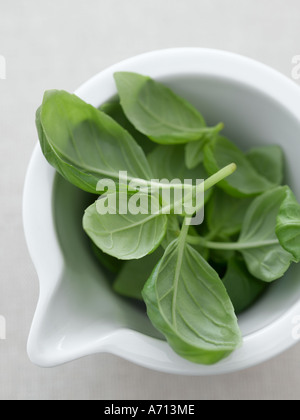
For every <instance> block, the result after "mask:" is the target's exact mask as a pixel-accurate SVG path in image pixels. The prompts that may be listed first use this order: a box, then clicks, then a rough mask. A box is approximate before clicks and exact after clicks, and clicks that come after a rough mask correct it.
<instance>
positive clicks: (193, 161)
mask: <svg viewBox="0 0 300 420" xmlns="http://www.w3.org/2000/svg"><path fill="white" fill-rule="evenodd" d="M223 128H224V124H222V123H221V124H218V125H217V126H216V127H215V129H214V130H212V131H211V133H209V134H204V135H203V136H202V138H201V139H200V141H193V142H190V143H188V144H186V146H185V164H186V167H187V168H188V169H194V168H196V167H197V166H198V165H199V164H200V163H203V161H204V147H205V146H206V145H207V144H208V143H209V142H210V141H211V140H212V139H213V138H214V137H216V136H217V135H218V134H219V132H220V131H221V130H223Z"/></svg>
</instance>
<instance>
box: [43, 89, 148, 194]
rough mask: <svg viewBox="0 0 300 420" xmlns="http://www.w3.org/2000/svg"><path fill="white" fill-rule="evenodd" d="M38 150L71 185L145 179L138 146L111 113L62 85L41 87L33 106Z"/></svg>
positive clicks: (92, 188) (89, 187)
mask: <svg viewBox="0 0 300 420" xmlns="http://www.w3.org/2000/svg"><path fill="white" fill-rule="evenodd" d="M37 128H38V133H39V138H40V142H41V147H42V151H43V153H44V155H45V157H46V159H47V160H48V162H49V163H50V164H51V165H52V166H54V168H55V169H56V170H57V171H58V172H59V173H60V174H61V175H62V176H63V177H65V178H66V179H67V180H68V181H69V182H71V183H72V184H74V185H75V186H77V187H79V188H81V189H83V190H85V191H88V192H91V193H97V184H98V182H99V180H100V179H103V178H109V179H116V180H118V177H119V171H127V173H128V177H129V179H130V178H143V179H151V178H152V173H151V169H150V167H149V164H148V161H147V159H146V157H145V154H144V152H143V151H142V149H141V148H140V147H139V146H138V145H137V144H136V142H135V141H134V139H133V138H132V137H131V135H130V134H129V133H128V132H127V131H126V130H124V129H123V128H122V127H121V126H120V125H118V124H117V123H116V122H115V121H114V120H113V119H112V118H110V117H109V116H107V115H106V114H104V113H102V112H100V111H98V110H97V109H96V108H94V107H93V106H91V105H88V104H87V103H85V102H84V101H82V100H81V99H79V98H78V97H77V96H75V95H71V94H69V93H67V92H64V91H49V92H46V93H45V96H44V101H43V105H42V106H41V108H40V109H39V110H38V112H37Z"/></svg>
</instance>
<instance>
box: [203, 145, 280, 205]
mask: <svg viewBox="0 0 300 420" xmlns="http://www.w3.org/2000/svg"><path fill="white" fill-rule="evenodd" d="M231 162H234V163H235V164H236V165H237V167H238V169H237V171H236V172H235V173H234V174H233V175H231V176H230V177H228V178H226V179H225V180H223V181H221V182H220V183H219V184H218V187H220V188H222V189H223V190H224V191H225V192H227V193H228V194H230V195H232V196H234V197H249V196H255V195H258V194H261V193H263V192H264V191H267V190H269V189H270V188H273V187H274V184H272V183H271V182H269V181H268V180H267V179H266V178H264V177H263V176H261V175H260V174H259V173H258V172H257V171H256V170H255V169H254V167H253V166H252V165H251V164H250V162H249V161H248V159H247V157H246V156H245V155H244V153H242V152H241V151H240V150H239V149H238V148H237V147H236V146H235V145H234V144H233V143H232V142H230V141H229V140H227V139H226V138H225V137H218V138H216V139H214V140H213V141H211V142H210V143H209V144H207V145H206V146H205V148H204V166H205V168H206V170H207V172H208V174H209V175H212V174H214V173H215V172H217V171H218V170H220V169H221V168H223V167H224V166H226V165H228V164H230V163H231Z"/></svg>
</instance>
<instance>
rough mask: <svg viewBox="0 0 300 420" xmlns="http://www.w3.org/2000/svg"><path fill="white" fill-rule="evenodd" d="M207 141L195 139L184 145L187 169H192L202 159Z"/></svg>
mask: <svg viewBox="0 0 300 420" xmlns="http://www.w3.org/2000/svg"><path fill="white" fill-rule="evenodd" d="M208 142H209V141H208V140H206V141H205V140H204V141H195V142H191V143H188V144H187V145H186V146H185V155H184V157H185V164H186V167H187V168H188V169H194V168H196V167H197V166H198V165H200V164H201V163H203V161H204V147H205V146H206V145H207V143H208Z"/></svg>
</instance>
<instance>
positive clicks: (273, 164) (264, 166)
mask: <svg viewBox="0 0 300 420" xmlns="http://www.w3.org/2000/svg"><path fill="white" fill-rule="evenodd" d="M246 156H247V158H248V160H249V162H250V163H251V165H252V166H253V167H254V168H255V169H256V171H257V172H258V173H259V174H260V175H262V176H263V177H264V178H266V179H267V180H268V181H270V182H271V183H272V184H274V185H281V184H282V182H283V175H284V174H283V166H284V156H283V151H282V148H281V147H279V146H262V147H256V148H254V149H252V150H250V151H249V152H248V153H247V154H246Z"/></svg>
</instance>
